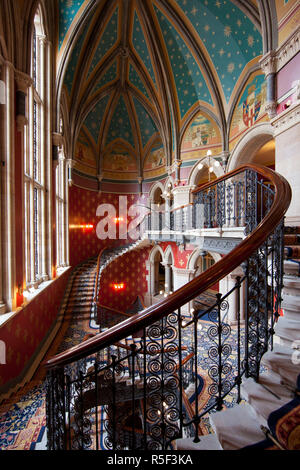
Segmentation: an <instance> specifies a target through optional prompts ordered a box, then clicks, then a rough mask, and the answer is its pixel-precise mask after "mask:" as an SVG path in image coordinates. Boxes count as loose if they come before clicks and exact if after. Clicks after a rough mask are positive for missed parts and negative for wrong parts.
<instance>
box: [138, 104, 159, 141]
mask: <svg viewBox="0 0 300 470" xmlns="http://www.w3.org/2000/svg"><path fill="white" fill-rule="evenodd" d="M133 101H134V106H135V110H136V113H137V116H138V120H139V124H140V133H141V138H142V144H143V147H145V146H146V145H147V143H148V141H149V139H150V138H151V137H152V136H153V135H154V134H155V133H156V132H158V130H157V127H156V125H155V124H154V122H153V120H152V119H151V117H150V116H149V114H148V113H147V111H146V110H145V108H144V106H142V104H141V103H140V102H139V101H138V100H137V99H136V98H133Z"/></svg>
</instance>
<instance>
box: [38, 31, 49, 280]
mask: <svg viewBox="0 0 300 470" xmlns="http://www.w3.org/2000/svg"><path fill="white" fill-rule="evenodd" d="M37 39H38V42H37V44H38V51H37V53H38V55H39V62H40V65H41V71H42V73H41V80H40V98H41V101H42V106H41V122H40V125H41V130H40V139H41V140H40V148H41V155H40V159H41V160H40V161H41V162H42V165H41V183H42V185H43V186H44V188H45V191H42V193H41V208H42V210H41V219H42V220H41V252H42V254H41V277H42V279H43V281H47V280H48V279H49V276H48V272H47V271H48V269H47V258H48V256H47V255H48V249H47V247H48V244H49V243H47V242H46V241H48V242H49V240H47V225H48V217H49V214H48V211H47V209H48V205H47V199H48V194H47V193H46V190H47V175H48V171H49V170H50V169H49V167H48V162H47V159H48V153H47V150H48V145H47V139H48V135H47V134H48V126H47V111H48V110H47V108H48V102H47V86H48V80H47V75H46V73H45V72H46V56H47V51H46V38H45V37H38V38H37Z"/></svg>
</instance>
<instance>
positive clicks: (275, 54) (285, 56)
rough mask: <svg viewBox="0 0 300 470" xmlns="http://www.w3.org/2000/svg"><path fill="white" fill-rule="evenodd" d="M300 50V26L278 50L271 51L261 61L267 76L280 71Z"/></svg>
mask: <svg viewBox="0 0 300 470" xmlns="http://www.w3.org/2000/svg"><path fill="white" fill-rule="evenodd" d="M299 50H300V27H298V28H297V29H296V31H295V32H294V33H293V34H292V35H291V36H290V37H289V38H288V39H287V40H286V41H285V42H284V44H282V46H280V47H279V48H278V49H277V50H276V51H269V52H268V53H267V54H265V55H264V56H263V57H262V59H261V60H260V61H259V64H260V67H261V69H262V71H263V72H264V74H265V76H266V77H267V76H268V75H270V74H272V73H277V72H279V70H280V69H282V68H283V67H284V66H285V65H286V64H287V63H288V62H289V61H290V60H291V59H292V58H293V57H294V56H295V55H296V54H298V53H299Z"/></svg>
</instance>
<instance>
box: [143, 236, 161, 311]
mask: <svg viewBox="0 0 300 470" xmlns="http://www.w3.org/2000/svg"><path fill="white" fill-rule="evenodd" d="M157 253H160V255H161V259H162V261H161V262H162V263H163V262H164V252H163V250H162V248H161V247H160V246H159V245H155V246H154V247H153V248H152V250H151V251H150V253H149V258H148V261H147V262H146V267H147V271H148V275H147V276H146V279H147V285H148V291H147V293H146V295H145V302H146V305H152V301H153V299H154V296H155V256H156V255H157Z"/></svg>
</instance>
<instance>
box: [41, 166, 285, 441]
mask: <svg viewBox="0 0 300 470" xmlns="http://www.w3.org/2000/svg"><path fill="white" fill-rule="evenodd" d="M290 198H291V193H290V187H289V185H288V183H287V182H286V181H285V180H284V178H282V177H281V176H279V175H278V174H276V173H275V172H273V171H272V170H270V169H266V168H264V167H261V166H258V165H246V166H244V167H241V168H240V169H238V170H235V171H234V172H231V173H229V174H228V175H224V177H222V178H219V179H218V180H215V181H214V182H212V183H209V184H207V185H205V186H204V187H202V188H197V189H196V190H195V192H194V203H193V204H192V205H191V206H188V209H186V208H181V209H180V211H173V212H171V225H172V223H173V226H174V230H175V229H179V230H184V229H185V228H186V226H189V227H192V228H193V229H195V230H197V217H198V209H197V206H198V208H199V207H202V212H201V211H199V214H201V217H202V218H203V220H202V221H200V222H201V225H203V226H204V227H207V228H209V227H223V226H224V225H226V224H228V225H229V226H230V224H232V225H234V226H244V227H245V230H246V235H247V236H246V238H245V239H244V240H243V241H242V242H241V243H240V244H239V245H238V246H237V247H236V248H234V249H233V250H232V251H231V252H230V253H229V254H227V255H226V256H224V257H223V258H222V259H221V260H220V261H218V262H217V263H215V264H214V265H213V266H211V267H210V268H209V269H207V271H205V272H204V273H201V274H200V275H199V276H197V277H196V278H195V279H193V280H192V281H190V282H189V283H187V284H186V285H184V286H183V287H181V288H180V289H178V290H177V291H175V292H174V293H172V294H171V295H169V296H168V297H167V298H165V299H163V300H162V301H161V302H159V303H158V304H156V305H153V306H151V307H148V308H146V309H144V310H143V311H142V312H140V313H138V314H136V315H133V316H132V317H131V318H128V319H125V320H124V321H122V322H121V323H119V324H117V325H114V326H113V327H111V328H109V329H108V330H107V331H104V332H102V333H100V334H99V335H97V336H95V337H94V338H91V339H89V340H87V341H85V342H84V343H82V344H81V345H79V346H76V347H74V348H71V349H70V350H68V351H66V352H64V353H61V354H59V355H57V356H55V357H54V358H52V359H51V360H50V361H48V362H47V364H46V366H47V368H48V378H47V426H48V447H49V449H55V450H56V449H109V450H123V449H124V450H129V449H130V450H134V449H139V450H161V449H170V448H172V443H173V441H174V440H176V439H177V438H181V437H192V438H193V439H194V442H197V441H199V440H201V426H200V425H201V420H202V418H203V417H204V416H205V415H207V413H209V412H210V411H212V410H221V409H222V407H223V405H224V400H225V399H226V397H227V396H228V394H229V393H231V392H232V391H233V390H236V399H237V402H239V401H240V399H241V395H240V387H241V382H242V379H243V377H244V376H245V377H253V378H254V379H256V380H257V379H258V377H259V369H260V362H261V358H262V356H263V354H264V353H265V352H266V351H267V350H268V349H269V348H272V344H273V335H274V323H275V322H276V321H277V318H278V316H279V314H280V298H281V289H282V276H283V217H284V214H285V211H286V210H287V208H288V206H289V202H290ZM172 214H173V216H172ZM178 214H180V216H178ZM199 217H200V215H199ZM177 219H178V220H177ZM151 220H152V219H151ZM172 220H173V222H172ZM142 224H144V227H147V228H146V230H149V225H148V224H149V217H146V218H145V219H144V221H143V222H142ZM189 224H190V225H189ZM159 230H161V221H160V219H159ZM141 232H142V231H141ZM239 266H240V267H241V273H242V274H241V276H240V277H237V279H236V283H235V285H234V287H233V288H232V289H231V290H229V291H228V292H226V293H217V294H216V297H215V301H214V303H212V304H211V305H210V306H209V307H208V308H205V309H203V310H199V309H196V310H195V311H194V312H193V313H192V314H191V315H188V316H187V314H184V313H183V311H184V310H183V307H184V305H185V304H187V303H190V302H192V301H193V300H194V299H195V298H196V297H198V296H199V295H200V294H202V293H203V292H205V291H206V290H207V289H209V288H210V287H211V286H213V285H214V284H216V283H217V282H218V281H220V280H221V279H223V278H224V277H225V276H227V275H228V274H229V273H230V272H232V271H233V270H234V269H235V268H237V267H239ZM232 297H234V299H235V305H236V313H237V324H236V325H235V326H232V325H230V324H229V323H228V322H227V320H226V318H227V317H226V312H227V311H228V308H229V299H230V298H232ZM203 319H205V323H204V322H203ZM120 343H121V345H120ZM203 348H205V350H206V354H207V360H206V364H207V374H208V377H209V386H208V389H207V391H208V394H209V397H210V399H209V401H208V403H207V404H206V406H205V407H203V404H202V401H201V397H200V394H199V392H200V391H201V386H202V381H201V369H200V365H199V363H200V362H201V358H202V356H203ZM191 396H192V397H193V400H191V399H190V398H191Z"/></svg>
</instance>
